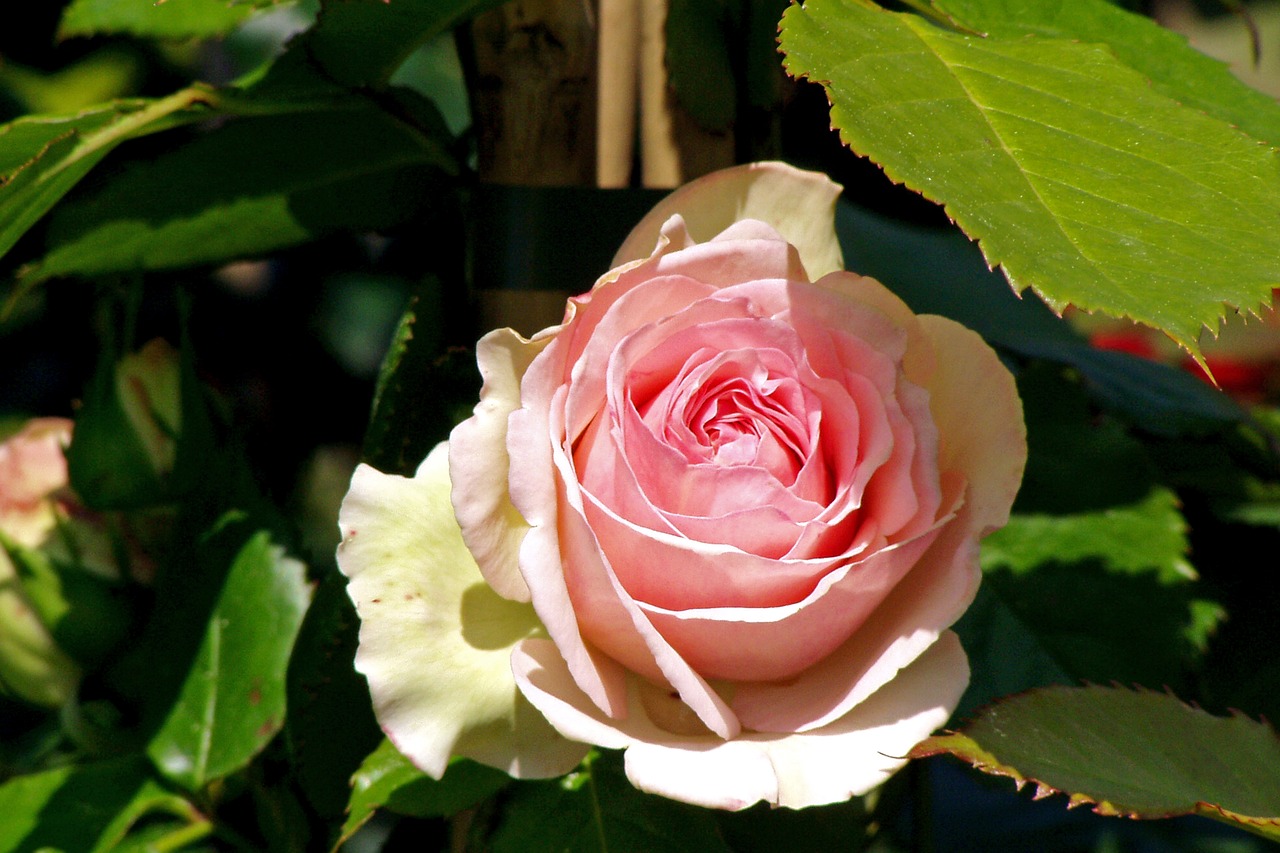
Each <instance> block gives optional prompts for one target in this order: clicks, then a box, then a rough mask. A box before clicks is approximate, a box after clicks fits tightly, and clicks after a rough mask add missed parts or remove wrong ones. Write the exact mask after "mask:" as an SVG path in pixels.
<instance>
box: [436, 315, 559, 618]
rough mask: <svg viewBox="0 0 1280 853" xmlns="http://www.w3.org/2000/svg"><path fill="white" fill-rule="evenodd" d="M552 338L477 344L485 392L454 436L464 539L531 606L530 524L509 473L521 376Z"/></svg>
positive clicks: (494, 582)
mask: <svg viewBox="0 0 1280 853" xmlns="http://www.w3.org/2000/svg"><path fill="white" fill-rule="evenodd" d="M550 339H551V338H550V336H547V337H543V336H537V337H535V338H534V339H533V340H525V339H524V338H523V337H521V336H520V335H519V334H517V333H516V332H514V331H512V330H511V329H497V330H496V331H493V332H490V333H489V334H487V335H485V336H484V337H483V338H481V339H480V342H479V343H478V344H476V361H477V362H478V363H479V365H480V375H481V377H483V379H484V387H483V388H481V390H480V402H479V403H477V404H476V407H475V412H474V413H473V414H472V416H471V417H470V418H468V419H467V420H465V421H463V422H462V423H460V424H458V426H456V427H454V429H453V433H452V435H450V436H449V475H450V478H451V479H452V481H453V494H452V500H453V508H454V512H455V514H456V516H457V519H458V523H459V524H460V525H461V528H462V538H463V541H465V542H466V543H467V547H468V548H470V549H471V553H472V554H473V555H475V559H476V562H477V563H478V564H479V566H480V571H481V572H482V573H483V575H484V577H485V580H487V581H488V582H489V585H490V586H492V587H493V588H494V590H496V591H497V593H498V594H499V595H501V596H503V597H504V598H510V599H511V600H513V601H528V600H529V587H528V586H526V585H525V582H524V578H523V577H521V576H520V567H519V563H518V555H519V553H520V543H521V542H522V541H523V540H524V536H525V533H526V532H528V530H529V525H528V524H526V523H525V520H524V518H522V517H521V515H520V513H519V512H517V511H516V508H515V507H514V506H512V505H511V496H510V494H509V493H508V491H507V474H508V472H509V470H510V467H511V460H510V458H509V457H508V455H507V418H508V416H509V415H510V414H511V413H512V412H514V411H515V410H516V409H518V408H520V379H521V377H523V376H524V372H525V371H526V370H527V369H528V368H529V363H530V362H531V361H533V358H534V356H536V355H537V354H538V353H540V352H542V350H543V348H544V347H545V346H546V344H547V342H548V341H549V340H550Z"/></svg>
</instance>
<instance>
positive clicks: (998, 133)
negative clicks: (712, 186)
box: [782, 0, 1280, 354]
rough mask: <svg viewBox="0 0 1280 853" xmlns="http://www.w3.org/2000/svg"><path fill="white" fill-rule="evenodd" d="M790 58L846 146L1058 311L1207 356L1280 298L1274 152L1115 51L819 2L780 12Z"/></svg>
mask: <svg viewBox="0 0 1280 853" xmlns="http://www.w3.org/2000/svg"><path fill="white" fill-rule="evenodd" d="M1151 26H1154V25H1151ZM1063 35H1064V36H1068V35H1070V33H1069V32H1064V33H1063ZM782 47H783V49H784V50H785V51H786V53H787V59H786V65H787V68H788V70H789V71H790V72H791V73H792V74H794V75H796V76H799V77H806V78H809V79H811V80H814V81H817V82H820V83H822V85H823V86H824V87H825V88H826V90H827V93H828V96H829V98H830V99H831V102H832V113H831V115H832V122H833V123H834V124H835V125H836V127H838V128H839V129H840V131H841V137H842V139H843V140H844V141H845V143H846V144H848V145H849V146H850V147H852V148H853V149H854V151H856V152H857V153H859V154H862V155H864V156H868V157H870V158H871V159H872V160H874V161H876V162H877V163H879V164H880V165H881V167H882V168H884V170H885V172H886V174H887V175H888V176H889V177H890V178H892V179H893V180H895V181H898V182H901V183H904V184H906V185H907V186H909V187H911V188H912V189H915V190H917V191H919V192H921V193H923V194H924V195H925V196H926V197H928V198H930V199H932V200H934V201H937V202H939V203H941V204H943V205H944V206H945V207H946V209H947V213H948V214H949V215H950V216H951V217H952V219H954V220H955V222H956V224H958V225H959V226H960V227H961V228H962V229H963V230H964V231H965V232H966V233H967V234H968V235H969V236H970V237H971V238H973V239H975V240H977V241H978V242H979V244H980V245H981V247H982V250H983V252H984V254H985V255H986V259H987V261H988V262H989V263H990V264H992V265H993V266H994V265H999V266H1000V267H1001V268H1002V269H1003V270H1004V272H1005V275H1006V276H1007V277H1008V279H1009V281H1010V283H1011V284H1012V285H1013V286H1014V288H1015V289H1017V290H1023V289H1025V288H1027V287H1031V288H1032V289H1033V290H1035V291H1036V293H1038V294H1039V295H1040V296H1041V297H1043V298H1044V300H1045V301H1046V302H1047V303H1049V305H1050V306H1051V307H1053V308H1054V309H1055V310H1058V311H1061V310H1062V309H1064V308H1065V307H1066V306H1067V305H1075V306H1077V307H1079V308H1082V309H1084V310H1086V311H1101V312H1103V313H1106V314H1110V315H1113V316H1124V317H1129V318H1132V319H1134V320H1137V321H1138V322H1141V323H1144V324H1147V325H1150V326H1153V327H1155V328H1158V329H1162V330H1164V331H1165V332H1166V333H1167V334H1169V335H1170V336H1171V337H1172V338H1173V339H1174V340H1175V341H1177V342H1178V343H1179V344H1181V345H1182V346H1184V347H1186V348H1187V349H1188V350H1189V351H1191V352H1192V353H1193V354H1198V344H1197V340H1198V338H1199V335H1200V332H1201V330H1202V328H1204V327H1206V326H1207V327H1209V328H1210V329H1214V330H1216V328H1217V326H1218V324H1219V322H1220V321H1221V319H1222V318H1223V317H1224V316H1225V313H1226V310H1227V309H1226V307H1225V306H1235V307H1238V308H1240V309H1242V310H1247V311H1252V310H1256V309H1257V308H1258V307H1259V306H1260V305H1261V304H1262V303H1263V302H1264V301H1269V300H1270V298H1271V288H1272V287H1273V286H1276V285H1280V160H1278V159H1277V157H1276V154H1275V152H1274V151H1273V150H1272V149H1271V148H1270V147H1269V146H1268V145H1266V144H1264V143H1262V142H1259V141H1258V140H1257V139H1255V138H1253V137H1250V136H1249V135H1247V134H1246V133H1244V132H1242V131H1241V130H1239V129H1237V128H1236V127H1233V126H1232V125H1231V124H1229V123H1228V122H1227V121H1224V120H1223V119H1221V118H1218V117H1215V116H1212V115H1206V114H1205V113H1204V112H1202V111H1201V110H1200V109H1196V108H1193V107H1190V106H1184V105H1183V104H1182V103H1179V102H1178V101H1177V100H1175V99H1174V98H1173V97H1170V95H1169V94H1166V93H1165V91H1164V90H1162V89H1161V87H1159V86H1154V85H1153V84H1152V82H1151V81H1150V80H1149V79H1148V78H1147V77H1146V76H1144V75H1143V73H1141V72H1140V71H1139V70H1136V69H1135V68H1134V67H1133V66H1132V65H1130V64H1128V63H1127V62H1126V61H1124V60H1123V59H1121V58H1119V57H1118V56H1117V53H1116V52H1115V51H1113V50H1112V49H1111V48H1109V47H1108V46H1106V45H1103V44H1096V43H1093V44H1090V43H1086V42H1082V41H1077V40H1075V39H1074V38H1068V37H1045V36H1043V35H1037V34H1035V33H1034V32H1031V31H1030V30H1029V29H1027V28H1023V30H1018V29H1015V28H1012V27H1009V26H1006V27H1004V28H1001V29H1000V31H999V32H995V33H993V34H990V35H987V36H983V35H980V34H977V33H973V32H961V31H953V30H949V29H944V28H942V27H940V26H938V25H936V24H934V23H931V22H930V21H927V20H925V19H924V18H922V17H920V16H918V15H914V14H905V13H893V12H888V11H886V10H884V9H882V8H880V7H879V6H875V5H873V4H871V3H870V2H866V0H809V2H808V3H806V4H805V5H804V6H792V7H791V8H789V9H788V10H787V13H786V15H785V16H784V18H783V26H782ZM1180 49H1181V50H1183V51H1190V50H1191V49H1190V48H1189V47H1185V46H1182V47H1181V48H1180ZM1162 50H1164V51H1165V53H1166V54H1167V53H1170V52H1175V48H1174V47H1170V46H1167V45H1166V46H1164V47H1163V48H1162ZM1144 70H1145V71H1148V72H1151V71H1152V69H1151V68H1146V69H1144ZM1170 91H1175V92H1176V91H1178V90H1177V88H1176V87H1174V88H1173V89H1171V90H1170Z"/></svg>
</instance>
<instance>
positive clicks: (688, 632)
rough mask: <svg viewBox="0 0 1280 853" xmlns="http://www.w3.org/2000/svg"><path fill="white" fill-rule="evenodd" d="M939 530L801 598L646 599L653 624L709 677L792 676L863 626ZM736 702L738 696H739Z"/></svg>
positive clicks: (834, 576)
mask: <svg viewBox="0 0 1280 853" xmlns="http://www.w3.org/2000/svg"><path fill="white" fill-rule="evenodd" d="M936 535H937V531H936V530H935V531H931V532H930V533H926V534H925V535H922V536H919V537H917V538H916V539H913V540H910V541H908V542H902V543H898V544H895V545H890V546H888V547H886V548H882V549H880V550H878V551H876V552H874V553H871V554H869V555H867V556H865V557H862V558H860V559H857V560H856V561H851V562H849V563H845V564H843V565H838V566H837V567H833V568H832V569H831V570H830V571H828V572H827V573H826V574H825V575H824V576H823V577H822V579H821V580H820V581H819V582H818V584H817V586H816V587H815V588H814V590H813V592H811V593H810V594H809V595H808V596H807V597H806V598H804V599H803V600H802V601H800V602H798V603H795V604H787V605H782V606H779V607H770V608H733V607H712V608H704V609H690V610H668V609H664V608H659V607H655V606H653V605H649V604H645V603H641V605H640V606H641V608H642V609H643V610H644V612H645V614H646V615H647V616H648V617H649V620H650V621H651V622H652V623H653V626H654V628H656V629H657V630H658V631H659V632H660V633H661V634H662V636H663V637H664V638H665V639H666V640H667V642H669V643H670V644H671V646H672V647H673V648H675V650H676V651H677V652H678V653H679V654H680V655H681V657H683V658H684V660H686V661H687V662H688V663H689V665H690V666H692V667H693V669H694V670H696V671H697V672H698V673H700V674H701V675H702V676H703V677H705V678H710V679H725V680H729V681H764V682H769V681H779V680H782V679H791V678H794V677H796V676H798V675H800V674H801V673H802V672H803V671H804V670H806V669H808V668H810V667H812V666H813V665H814V664H816V663H818V662H819V661H822V659H823V658H825V657H827V656H828V655H830V654H831V653H832V652H833V651H834V650H836V649H837V648H839V647H840V646H841V644H842V643H844V641H845V640H846V639H847V638H849V637H850V636H851V635H852V634H853V633H854V632H855V631H858V629H859V628H860V627H861V626H862V625H863V623H864V622H865V621H866V620H868V618H869V617H871V616H872V615H873V614H874V613H876V612H877V608H878V607H879V606H881V605H882V602H883V601H884V599H885V597H886V596H888V595H890V593H891V592H892V591H893V589H894V588H895V587H896V586H897V585H899V584H900V583H901V582H902V579H903V578H904V576H906V575H907V573H908V572H909V571H911V569H912V567H913V566H914V565H915V564H916V561H917V560H919V559H920V557H921V555H922V554H923V553H924V552H925V550H926V549H927V548H928V546H929V545H930V543H931V542H932V541H933V540H934V538H935V536H936ZM731 704H734V705H736V704H737V700H736V698H735V700H734V701H733V702H732V703H731ZM754 727H755V726H753V728H754Z"/></svg>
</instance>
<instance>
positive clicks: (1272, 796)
mask: <svg viewBox="0 0 1280 853" xmlns="http://www.w3.org/2000/svg"><path fill="white" fill-rule="evenodd" d="M941 752H949V753H951V754H952V755H955V756H957V757H958V758H961V759H962V760H964V761H967V762H969V763H970V764H972V765H974V766H975V767H977V768H979V769H980V770H983V771H985V772H987V773H993V774H997V775H1002V776H1008V777H1011V778H1012V779H1014V780H1015V782H1016V783H1017V784H1018V785H1019V786H1021V785H1023V784H1025V783H1027V782H1031V783H1033V784H1035V785H1036V789H1037V796H1049V795H1051V794H1054V793H1063V794H1066V795H1067V797H1068V798H1069V802H1070V804H1072V805H1080V804H1089V805H1092V806H1093V809H1094V811H1096V812H1098V813H1100V814H1106V815H1120V816H1127V817H1138V818H1160V817H1172V816H1174V815H1185V814H1201V815H1206V816H1208V817H1212V818H1216V819H1218V820H1222V821H1225V822H1227V823H1232V824H1235V825H1237V826H1241V827H1243V828H1245V829H1248V830H1250V831H1253V832H1256V833H1258V834H1260V835H1263V836H1265V837H1269V838H1272V839H1276V840H1280V738H1277V737H1276V734H1275V732H1274V731H1273V730H1272V729H1271V727H1270V726H1269V725H1267V724H1265V723H1257V722H1254V721H1253V720H1251V719H1249V718H1248V717H1246V716H1243V715H1240V714H1233V715H1232V716H1230V717H1215V716H1213V715H1211V714H1208V713H1206V712H1204V711H1202V710H1199V709H1197V708H1192V707H1190V706H1188V705H1185V704H1183V703H1182V702H1180V701H1179V700H1178V699H1176V698H1175V697H1173V696H1170V695H1167V694H1162V693H1153V692H1149V691H1136V692H1135V691H1132V690H1129V689H1126V688H1120V687H1099V686H1088V687H1050V688H1045V689H1041V690H1035V691H1032V692H1030V693H1026V694H1023V695H1021V696H1015V697H1013V698H1011V699H1007V700H1004V701H1002V702H998V703H996V704H995V705H992V706H991V707H989V708H987V709H985V710H984V711H983V712H982V714H980V715H979V716H978V718H977V719H975V720H974V721H973V722H971V723H970V724H969V725H967V726H965V727H964V729H963V730H962V731H961V732H959V733H955V734H943V735H937V736H934V737H932V738H929V739H927V740H925V741H924V742H922V743H921V744H919V745H918V746H916V747H915V748H914V749H913V750H912V751H911V755H912V757H915V758H920V757H924V756H928V755H936V754H938V753H941Z"/></svg>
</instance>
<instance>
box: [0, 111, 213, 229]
mask: <svg viewBox="0 0 1280 853" xmlns="http://www.w3.org/2000/svg"><path fill="white" fill-rule="evenodd" d="M209 97H210V93H209V92H208V90H206V89H204V88H202V87H199V86H194V87H192V88H189V89H183V90H182V91H180V92H177V93H175V94H173V95H170V96H169V97H167V98H161V99H159V100H154V101H147V100H141V99H133V100H127V101H117V102H115V103H112V104H109V105H107V106H103V107H97V108H94V109H91V110H86V111H84V112H80V113H76V114H75V115H70V116H28V117H25V118H20V119H18V120H16V121H13V122H10V123H9V124H6V125H4V126H2V127H0V255H4V254H5V253H7V252H8V251H9V250H10V249H11V248H13V244H14V243H16V242H17V241H18V238H19V237H21V236H22V235H23V234H24V233H26V231H27V229H29V228H30V227H31V226H32V225H34V224H35V223H36V222H37V221H38V220H39V219H40V218H41V217H42V216H44V214H45V213H47V212H48V211H49V209H50V208H51V207H53V206H54V205H55V204H56V203H57V202H58V201H59V200H60V199H61V198H62V197H63V196H64V195H66V193H67V191H68V190H70V189H71V188H72V187H73V186H75V185H76V183H77V182H78V181H79V180H80V179H81V178H83V177H84V176H85V175H86V174H88V172H89V170H90V169H92V168H93V167H94V166H95V165H97V164H98V163H99V162H100V161H101V160H102V158H103V157H105V156H106V155H107V154H109V153H110V152H111V151H112V149H114V148H115V147H116V146H117V145H119V144H120V143H121V142H124V141H125V140H127V139H132V138H134V137H138V136H143V135H145V134H148V133H154V132H156V131H159V130H164V129H166V128H170V127H174V126H177V125H180V124H185V123H190V122H193V121H198V120H199V119H201V118H205V117H207V116H208V115H209V112H208V110H205V109H201V106H202V105H205V104H207V103H208V101H209Z"/></svg>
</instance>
